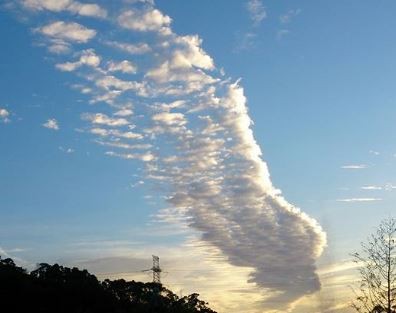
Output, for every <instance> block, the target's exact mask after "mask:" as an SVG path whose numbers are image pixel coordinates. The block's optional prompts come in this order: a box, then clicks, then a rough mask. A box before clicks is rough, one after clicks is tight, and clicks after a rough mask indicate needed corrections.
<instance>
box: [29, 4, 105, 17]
mask: <svg viewBox="0 0 396 313" xmlns="http://www.w3.org/2000/svg"><path fill="white" fill-rule="evenodd" d="M22 3H23V5H24V6H25V7H26V8H28V9H30V10H36V11H41V10H48V11H53V12H61V11H68V12H70V13H73V14H77V15H82V16H91V17H99V18H104V17H106V16H107V11H106V10H105V9H103V8H101V7H100V6H99V5H98V4H91V3H89V4H88V3H81V2H78V1H73V0H23V1H22Z"/></svg>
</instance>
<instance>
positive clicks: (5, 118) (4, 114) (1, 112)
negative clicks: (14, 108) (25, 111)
mask: <svg viewBox="0 0 396 313" xmlns="http://www.w3.org/2000/svg"><path fill="white" fill-rule="evenodd" d="M9 116H10V112H9V111H7V110H6V109H4V108H0V121H1V122H3V123H8V122H10V119H9Z"/></svg>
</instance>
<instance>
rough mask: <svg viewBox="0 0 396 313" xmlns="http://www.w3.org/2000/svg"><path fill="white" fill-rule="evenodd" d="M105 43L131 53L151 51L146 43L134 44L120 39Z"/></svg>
mask: <svg viewBox="0 0 396 313" xmlns="http://www.w3.org/2000/svg"><path fill="white" fill-rule="evenodd" d="M104 44H106V45H107V46H110V47H114V48H116V49H118V50H121V51H124V52H128V53H130V54H145V53H147V52H150V51H151V48H150V46H149V45H148V44H146V43H137V44H132V43H126V42H119V41H105V42H104Z"/></svg>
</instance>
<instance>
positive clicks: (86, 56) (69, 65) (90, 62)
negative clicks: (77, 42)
mask: <svg viewBox="0 0 396 313" xmlns="http://www.w3.org/2000/svg"><path fill="white" fill-rule="evenodd" d="M100 61H101V59H100V57H99V56H98V55H97V54H96V53H95V51H94V50H93V49H88V50H84V51H82V52H81V56H80V58H79V60H78V61H76V62H66V63H60V64H56V68H57V69H59V70H61V71H64V72H72V71H75V70H76V69H77V68H79V67H81V66H84V65H85V66H90V67H93V68H96V67H98V66H99V65H100Z"/></svg>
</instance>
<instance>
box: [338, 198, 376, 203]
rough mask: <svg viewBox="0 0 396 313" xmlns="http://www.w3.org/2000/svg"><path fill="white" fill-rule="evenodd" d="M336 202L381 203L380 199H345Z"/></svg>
mask: <svg viewBox="0 0 396 313" xmlns="http://www.w3.org/2000/svg"><path fill="white" fill-rule="evenodd" d="M337 201H338V202H372V201H382V199H381V198H346V199H338V200H337Z"/></svg>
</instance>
